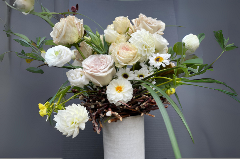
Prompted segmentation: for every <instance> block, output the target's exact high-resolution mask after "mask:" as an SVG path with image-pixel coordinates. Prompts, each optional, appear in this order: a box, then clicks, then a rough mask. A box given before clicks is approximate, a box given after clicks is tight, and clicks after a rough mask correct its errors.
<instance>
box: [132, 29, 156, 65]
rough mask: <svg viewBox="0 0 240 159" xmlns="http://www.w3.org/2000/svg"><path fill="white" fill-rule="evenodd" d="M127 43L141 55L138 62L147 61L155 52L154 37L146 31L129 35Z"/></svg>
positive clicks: (142, 30) (138, 31)
mask: <svg viewBox="0 0 240 159" xmlns="http://www.w3.org/2000/svg"><path fill="white" fill-rule="evenodd" d="M131 36H132V37H131V38H130V39H129V42H130V43H132V44H133V45H135V46H136V47H137V49H138V52H139V53H140V54H141V55H142V57H141V59H140V62H144V61H147V60H148V58H149V56H151V55H152V54H153V53H154V52H155V41H154V37H153V35H152V34H151V33H149V32H148V31H146V30H144V29H141V30H137V31H136V32H135V33H133V34H132V35H131Z"/></svg>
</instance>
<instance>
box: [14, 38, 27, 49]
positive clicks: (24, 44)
mask: <svg viewBox="0 0 240 159" xmlns="http://www.w3.org/2000/svg"><path fill="white" fill-rule="evenodd" d="M13 40H15V41H16V42H18V43H19V44H21V45H22V46H25V47H31V44H29V43H28V42H27V41H26V40H24V39H13Z"/></svg>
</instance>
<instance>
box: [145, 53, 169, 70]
mask: <svg viewBox="0 0 240 159" xmlns="http://www.w3.org/2000/svg"><path fill="white" fill-rule="evenodd" d="M170 56H171V54H159V53H157V54H153V55H152V56H151V57H150V58H149V59H150V61H149V64H150V65H151V66H154V67H157V68H160V66H161V65H162V66H163V67H166V65H169V60H168V58H170Z"/></svg>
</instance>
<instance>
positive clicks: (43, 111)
mask: <svg viewBox="0 0 240 159" xmlns="http://www.w3.org/2000/svg"><path fill="white" fill-rule="evenodd" d="M46 104H47V103H46ZM38 107H39V109H40V110H39V114H40V115H41V116H42V117H43V116H44V115H46V114H47V107H46V106H45V105H43V104H41V103H39V104H38Z"/></svg>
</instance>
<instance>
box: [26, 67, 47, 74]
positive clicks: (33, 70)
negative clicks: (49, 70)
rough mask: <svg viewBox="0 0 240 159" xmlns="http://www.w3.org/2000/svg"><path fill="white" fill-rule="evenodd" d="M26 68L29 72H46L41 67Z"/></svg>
mask: <svg viewBox="0 0 240 159" xmlns="http://www.w3.org/2000/svg"><path fill="white" fill-rule="evenodd" d="M26 70H27V71H29V72H32V73H41V74H43V73H44V72H43V70H41V69H40V68H36V67H29V68H27V69H26Z"/></svg>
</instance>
